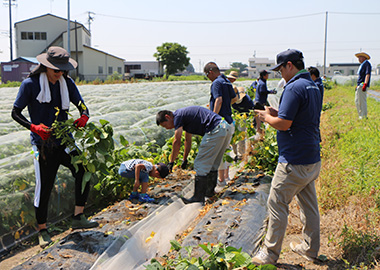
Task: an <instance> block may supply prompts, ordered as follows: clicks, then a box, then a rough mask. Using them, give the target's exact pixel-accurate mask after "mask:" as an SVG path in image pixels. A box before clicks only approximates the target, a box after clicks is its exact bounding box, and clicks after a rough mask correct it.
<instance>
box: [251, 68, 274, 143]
mask: <svg viewBox="0 0 380 270" xmlns="http://www.w3.org/2000/svg"><path fill="white" fill-rule="evenodd" d="M269 73H270V72H269V71H267V70H262V71H260V77H259V80H258V83H257V88H256V96H255V104H256V103H258V104H260V105H262V106H264V105H266V106H269V103H268V94H275V93H276V91H269V90H268V87H267V80H268V77H269ZM256 130H257V132H258V134H260V136H262V130H261V121H260V119H259V118H258V117H256Z"/></svg>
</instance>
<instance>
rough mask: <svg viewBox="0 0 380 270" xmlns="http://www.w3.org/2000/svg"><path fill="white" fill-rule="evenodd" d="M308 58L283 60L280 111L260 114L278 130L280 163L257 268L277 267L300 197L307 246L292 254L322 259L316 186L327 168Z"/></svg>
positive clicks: (291, 54)
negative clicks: (291, 207) (290, 212)
mask: <svg viewBox="0 0 380 270" xmlns="http://www.w3.org/2000/svg"><path fill="white" fill-rule="evenodd" d="M304 68H305V65H304V62H303V54H302V52H300V51H298V50H294V49H289V50H287V51H284V52H281V53H279V54H278V55H277V66H275V67H274V68H273V70H275V71H279V72H281V75H282V77H283V78H284V79H285V81H287V84H286V85H285V88H284V91H283V93H282V95H281V99H280V103H279V109H278V111H277V110H275V109H274V108H272V107H265V110H255V112H257V113H258V115H259V117H260V119H261V120H262V121H263V122H267V123H268V124H269V125H271V126H272V127H274V128H275V129H277V143H278V151H279V159H278V164H277V168H276V171H275V175H274V177H273V180H272V183H271V189H270V193H269V197H268V209H269V223H268V230H267V234H266V237H265V241H264V245H263V246H262V247H261V248H260V250H259V252H258V253H257V254H256V256H255V257H254V258H253V259H252V262H253V263H255V264H275V263H276V262H277V260H278V258H279V256H280V252H281V246H282V242H283V239H284V235H285V231H286V226H287V220H288V209H289V203H290V202H291V201H292V199H293V197H294V196H296V198H297V202H298V204H299V206H300V209H301V211H300V219H301V222H302V224H303V237H304V239H303V241H302V243H300V244H296V243H293V242H292V243H290V247H291V249H292V250H293V251H294V252H296V253H298V254H300V255H302V256H303V257H305V258H306V259H308V260H314V259H315V258H316V257H317V256H318V251H319V245H320V226H319V210H318V201H317V194H316V190H315V183H314V182H315V180H316V179H317V177H318V175H319V171H320V168H321V158H320V146H319V123H320V112H321V109H322V98H321V92H320V91H319V89H318V87H317V86H316V85H315V83H314V82H313V81H312V79H311V77H310V74H309V72H307V70H305V69H304Z"/></svg>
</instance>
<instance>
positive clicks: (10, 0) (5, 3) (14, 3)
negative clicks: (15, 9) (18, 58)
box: [3, 0, 17, 61]
mask: <svg viewBox="0 0 380 270" xmlns="http://www.w3.org/2000/svg"><path fill="white" fill-rule="evenodd" d="M12 2H13V4H12ZM3 4H4V5H8V8H9V43H10V47H9V48H10V58H11V61H12V60H13V35H12V28H13V27H12V6H16V5H17V4H16V0H9V1H8V3H7V2H6V1H4V3H3Z"/></svg>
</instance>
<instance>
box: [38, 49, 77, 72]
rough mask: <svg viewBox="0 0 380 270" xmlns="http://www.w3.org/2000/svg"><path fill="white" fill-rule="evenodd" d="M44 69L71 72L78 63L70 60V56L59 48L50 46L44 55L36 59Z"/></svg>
mask: <svg viewBox="0 0 380 270" xmlns="http://www.w3.org/2000/svg"><path fill="white" fill-rule="evenodd" d="M36 58H37V60H38V62H40V63H41V64H42V65H44V66H45V67H48V68H51V69H55V70H72V69H75V68H76V67H77V66H78V63H77V62H76V61H75V60H74V59H72V58H70V54H69V53H68V52H67V51H66V50H65V49H63V48H61V47H56V46H52V47H50V48H49V49H48V50H47V52H46V53H42V54H40V55H38V56H37V57H36Z"/></svg>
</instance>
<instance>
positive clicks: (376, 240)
mask: <svg viewBox="0 0 380 270" xmlns="http://www.w3.org/2000/svg"><path fill="white" fill-rule="evenodd" d="M340 236H341V238H342V240H341V242H339V245H340V247H341V248H342V250H343V259H344V260H345V262H346V264H347V263H348V264H349V265H360V266H361V267H363V266H372V265H374V263H375V262H376V261H379V259H380V237H379V236H377V235H376V234H375V233H371V232H360V231H355V230H354V229H353V228H351V227H348V226H347V225H345V226H344V228H343V231H342V233H341V235H340ZM359 269H363V268H359Z"/></svg>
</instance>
